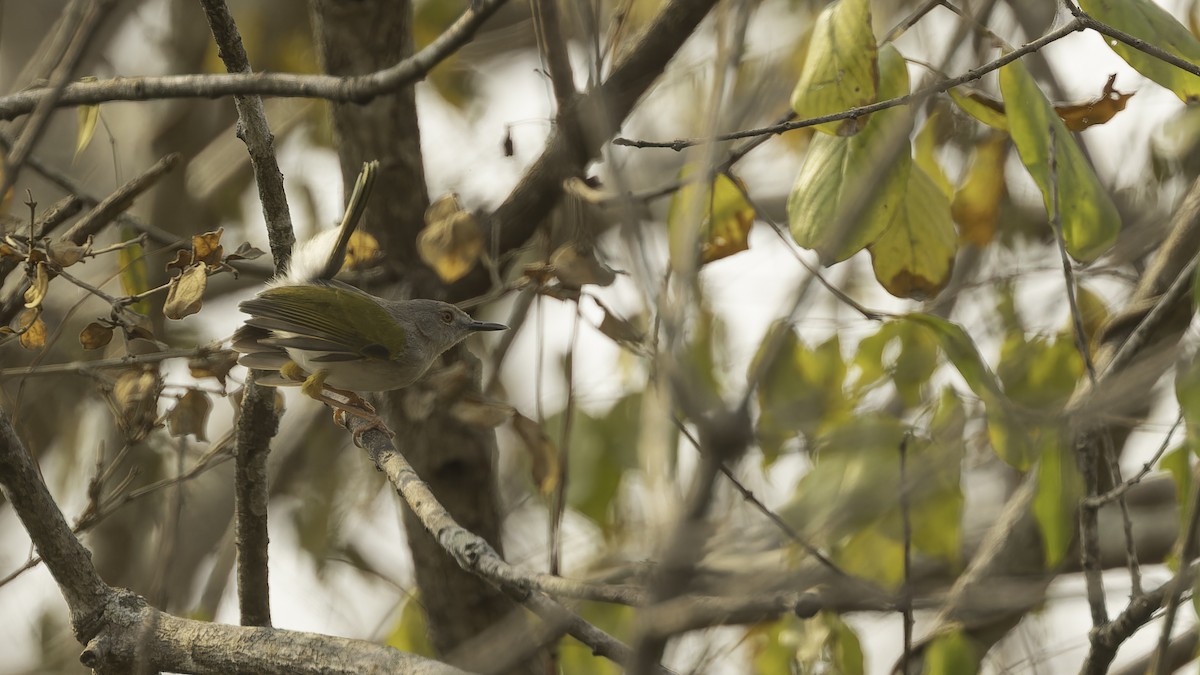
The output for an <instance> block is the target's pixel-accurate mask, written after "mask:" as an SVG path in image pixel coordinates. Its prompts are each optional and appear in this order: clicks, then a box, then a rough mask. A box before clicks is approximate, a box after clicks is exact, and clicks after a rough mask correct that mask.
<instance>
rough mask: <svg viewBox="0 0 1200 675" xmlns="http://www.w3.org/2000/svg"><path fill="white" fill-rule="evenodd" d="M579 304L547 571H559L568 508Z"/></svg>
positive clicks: (567, 367)
mask: <svg viewBox="0 0 1200 675" xmlns="http://www.w3.org/2000/svg"><path fill="white" fill-rule="evenodd" d="M579 321H580V316H579V304H578V303H576V304H575V319H574V321H572V323H571V341H570V342H569V343H568V344H569V348H568V349H567V355H566V358H565V359H564V362H563V380H565V384H566V385H567V402H566V404H565V405H564V406H563V423H562V436H561V437H560V440H559V442H558V473H559V478H558V486H557V487H556V488H555V490H554V504H553V508H552V510H551V512H550V574H555V575H557V574H559V573H560V571H559V567H560V563H561V558H562V550H561V549H562V537H561V532H562V519H563V514H564V513H566V510H567V487H568V485H567V480H568V478H567V477H568V476H569V475H570V463H569V462H570V458H571V426H572V422H573V421H574V418H575V348H576V347H577V346H578V342H579Z"/></svg>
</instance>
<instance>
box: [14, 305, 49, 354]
mask: <svg viewBox="0 0 1200 675" xmlns="http://www.w3.org/2000/svg"><path fill="white" fill-rule="evenodd" d="M41 315H42V312H41V310H39V309H36V308H31V309H22V310H21V312H20V313H19V314H17V330H18V331H19V332H20V333H21V337H20V338H19V341H20V343H21V346H22V347H24V348H25V349H29V350H34V349H41V348H43V347H45V346H46V323H45V322H44V321H42V316H41Z"/></svg>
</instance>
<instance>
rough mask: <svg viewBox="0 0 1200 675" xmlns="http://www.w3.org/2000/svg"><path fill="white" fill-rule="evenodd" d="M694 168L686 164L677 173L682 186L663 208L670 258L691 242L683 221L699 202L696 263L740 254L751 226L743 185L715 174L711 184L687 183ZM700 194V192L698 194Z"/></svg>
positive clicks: (745, 248) (688, 229)
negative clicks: (668, 234)
mask: <svg viewBox="0 0 1200 675" xmlns="http://www.w3.org/2000/svg"><path fill="white" fill-rule="evenodd" d="M695 171H696V167H695V166H694V165H687V166H684V167H683V170H681V171H680V172H679V178H680V180H681V181H683V182H684V186H683V187H682V188H680V189H679V190H678V191H677V192H676V193H675V194H674V195H672V196H671V205H670V207H668V209H667V227H668V229H669V230H670V233H671V239H670V243H671V248H672V254H671V255H672V258H675V257H676V256H677V255H680V254H682V253H683V251H685V250H686V249H684V248H683V247H685V246H687V245H689V244H691V243H692V241H693V238H692V236H691V233H692V232H694V230H693V229H691V228H690V227H688V223H686V222H685V221H686V220H687V219H688V217H689V216H690V215H691V213H690V210H691V209H692V208H694V206H695V204H697V202H696V201H695V200H700V201H699V205H700V209H701V211H700V214H701V220H700V262H701V264H704V263H710V262H712V261H714V260H720V259H721V258H725V257H728V256H731V255H733V254H734V253H740V252H741V251H745V250H747V249H748V248H750V244H749V241H748V238H749V236H750V227H751V226H752V225H753V224H754V208H753V207H752V206H750V204H749V203H748V202H747V201H746V198H745V196H744V195H743V192H742V191H743V190H744V189H745V184H744V183H742V182H741V181H740V180H738V182H737V183H734V182H733V180H731V179H730V178H729V177H728V176H726V175H723V174H719V175H717V176H716V177H715V178H713V181H712V183H709V184H704V185H702V184H700V182H698V181H688V180H687V178H688V176H690V175H692V174H693V173H695ZM701 191H703V192H701Z"/></svg>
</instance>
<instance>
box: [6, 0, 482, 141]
mask: <svg viewBox="0 0 1200 675" xmlns="http://www.w3.org/2000/svg"><path fill="white" fill-rule="evenodd" d="M504 2H505V0H478V1H477V2H473V3H471V6H470V7H469V8H468V9H467V10H466V11H465V12H463V14H462V16H461V17H459V19H458V20H457V21H455V22H454V24H453V25H451V26H450V28H448V29H446V31H445V32H444V33H442V34H441V35H440V36H438V38H437V39H436V40H434V41H433V42H431V43H429V45H428V46H426V47H425V48H424V49H422V50H421V51H420V52H417V53H416V54H414V55H413V56H411V57H409V58H406V59H404V60H403V61H400V62H399V63H397V64H396V65H394V66H392V67H390V68H386V69H384V70H380V71H377V72H374V73H370V74H367V75H360V76H357V77H348V78H347V77H335V76H330V75H292V74H287V73H253V74H244V75H170V76H165V77H129V78H114V79H111V80H102V81H100V82H76V83H73V84H69V85H67V86H66V87H65V88H64V89H63V90H62V95H61V96H60V97H59V99H58V100H57V101H56V102H55V105H56V106H57V107H63V106H77V105H94V104H99V103H108V102H111V101H152V100H158V99H168V98H219V97H222V96H233V95H239V94H240V95H258V96H281V97H290V98H316V99H325V100H329V101H341V102H347V103H366V102H368V101H370V100H371V99H373V98H375V97H377V96H381V95H383V94H388V93H391V92H394V91H397V90H399V89H403V88H404V87H407V86H409V85H411V84H413V83H415V82H418V81H419V80H421V79H423V78H424V77H425V76H426V75H427V74H428V73H429V71H430V70H432V69H433V68H434V66H436V65H438V64H439V63H441V62H442V61H444V60H445V59H446V58H447V57H448V56H450V55H451V54H453V53H454V52H455V51H457V50H458V49H459V48H460V47H462V46H463V45H464V44H466V43H467V42H468V41H469V40H470V39H471V37H473V36H474V35H475V31H477V30H478V29H479V27H480V26H481V25H483V22H484V21H485V20H487V18H488V17H489V16H491V15H492V14H493V13H494V12H495V11H496V10H497V9H498V8H499V7H500V6H501V5H502V4H504ZM51 93H52V92H51V90H50V89H48V88H40V89H29V90H26V91H22V92H17V93H15V94H10V95H8V96H0V119H15V118H17V117H20V116H21V115H26V114H28V113H29V112H31V111H32V110H33V109H34V107H35V106H36V105H37V104H38V102H39V101H41V100H42V99H43V98H46V97H47V96H49V95H51Z"/></svg>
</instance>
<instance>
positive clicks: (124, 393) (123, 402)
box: [112, 367, 162, 440]
mask: <svg viewBox="0 0 1200 675" xmlns="http://www.w3.org/2000/svg"><path fill="white" fill-rule="evenodd" d="M160 391H162V380H161V379H160V378H159V375H158V370H157V369H156V368H152V367H147V368H137V369H133V370H127V371H125V372H124V373H121V375H120V376H118V377H117V381H116V383H115V384H113V389H112V403H113V413H114V414H115V415H116V417H117V426H119V427H121V430H122V431H123V432H125V435H126V436H127V437H128V438H129V439H130V440H140V439H142V438H145V437H146V434H148V433H149V432H150V431H151V430H152V429H154V426H155V421H156V420H157V419H158V394H159V392H160Z"/></svg>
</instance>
